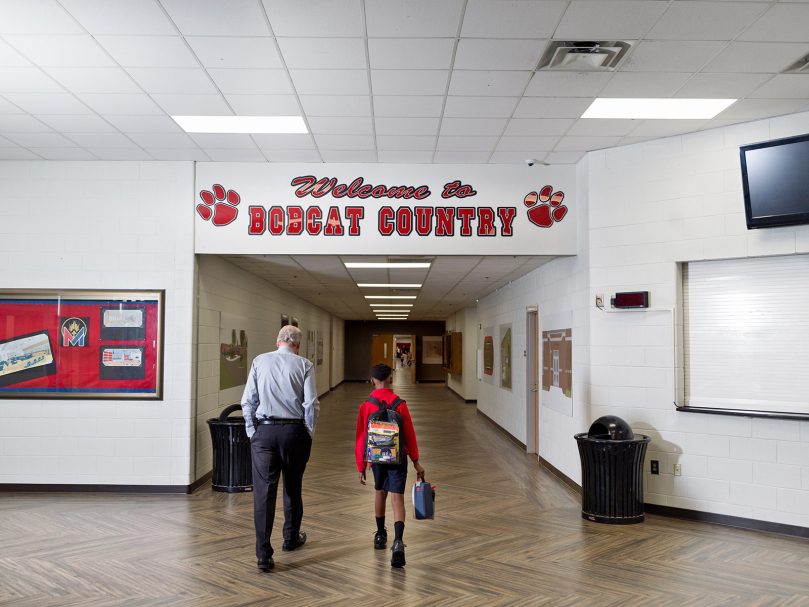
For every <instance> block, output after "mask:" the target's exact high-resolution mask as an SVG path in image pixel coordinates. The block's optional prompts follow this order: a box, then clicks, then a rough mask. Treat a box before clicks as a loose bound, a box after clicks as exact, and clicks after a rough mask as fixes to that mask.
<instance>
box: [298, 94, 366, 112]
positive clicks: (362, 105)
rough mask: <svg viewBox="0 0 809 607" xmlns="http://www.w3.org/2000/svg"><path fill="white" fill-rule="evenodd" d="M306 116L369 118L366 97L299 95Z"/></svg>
mask: <svg viewBox="0 0 809 607" xmlns="http://www.w3.org/2000/svg"><path fill="white" fill-rule="evenodd" d="M300 99H301V105H303V110H304V112H306V115H307V116H310V117H311V116H371V115H373V112H371V98H370V97H369V96H368V95H301V96H300Z"/></svg>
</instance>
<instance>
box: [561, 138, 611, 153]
mask: <svg viewBox="0 0 809 607" xmlns="http://www.w3.org/2000/svg"><path fill="white" fill-rule="evenodd" d="M620 139H621V138H620V137H562V138H561V139H560V140H559V142H558V143H557V144H556V146H554V148H553V151H554V152H588V151H590V150H601V149H603V148H609V147H613V146H615V145H617V144H618V141H620Z"/></svg>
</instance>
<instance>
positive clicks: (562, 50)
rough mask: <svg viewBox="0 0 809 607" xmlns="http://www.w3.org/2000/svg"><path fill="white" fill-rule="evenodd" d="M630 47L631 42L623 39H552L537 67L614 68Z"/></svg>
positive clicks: (580, 70)
mask: <svg viewBox="0 0 809 607" xmlns="http://www.w3.org/2000/svg"><path fill="white" fill-rule="evenodd" d="M631 47H632V43H631V42H625V41H623V40H609V41H607V40H597V41H589V42H571V41H567V40H552V41H551V43H550V45H548V48H547V49H545V52H544V53H543V54H542V58H541V59H540V60H539V67H538V68H537V69H540V70H543V69H545V70H568V71H572V72H584V71H607V70H614V69H615V68H616V67H618V64H619V63H620V62H621V60H622V59H623V58H624V56H625V55H626V53H627V51H628V50H629V49H630V48H631Z"/></svg>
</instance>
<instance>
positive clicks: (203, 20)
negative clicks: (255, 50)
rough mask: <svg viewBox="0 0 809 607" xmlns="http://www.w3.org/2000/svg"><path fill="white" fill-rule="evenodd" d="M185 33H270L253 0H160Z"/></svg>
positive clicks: (231, 34)
mask: <svg viewBox="0 0 809 607" xmlns="http://www.w3.org/2000/svg"><path fill="white" fill-rule="evenodd" d="M161 3H162V5H163V7H164V8H165V9H166V12H167V13H168V14H169V16H170V17H171V19H172V21H174V23H175V24H176V25H177V27H178V28H179V30H180V31H181V32H182V33H183V35H185V36H269V35H270V30H269V28H268V27H267V22H266V20H265V17H264V11H263V10H262V9H261V4H260V3H258V2H255V1H254V0H228V2H222V1H221V0H194V2H188V0H161Z"/></svg>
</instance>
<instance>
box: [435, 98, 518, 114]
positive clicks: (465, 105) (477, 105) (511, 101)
mask: <svg viewBox="0 0 809 607" xmlns="http://www.w3.org/2000/svg"><path fill="white" fill-rule="evenodd" d="M518 101H519V97H457V96H449V97H447V104H446V106H445V108H444V116H447V117H452V118H509V117H510V116H511V115H512V114H513V113H514V108H515V107H516V105H517V102H518Z"/></svg>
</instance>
